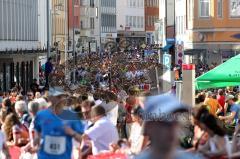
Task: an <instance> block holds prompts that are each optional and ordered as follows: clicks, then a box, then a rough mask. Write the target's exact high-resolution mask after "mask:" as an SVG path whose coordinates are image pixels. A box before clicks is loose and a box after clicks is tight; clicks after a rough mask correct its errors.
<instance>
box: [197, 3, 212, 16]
mask: <svg viewBox="0 0 240 159" xmlns="http://www.w3.org/2000/svg"><path fill="white" fill-rule="evenodd" d="M199 2H200V4H199V7H200V8H199V17H202V18H207V17H209V16H210V0H199Z"/></svg>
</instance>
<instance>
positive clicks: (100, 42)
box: [96, 0, 102, 57]
mask: <svg viewBox="0 0 240 159" xmlns="http://www.w3.org/2000/svg"><path fill="white" fill-rule="evenodd" d="M96 18H97V19H98V29H99V57H101V51H102V27H101V25H102V23H101V0H98V7H96Z"/></svg>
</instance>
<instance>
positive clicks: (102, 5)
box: [94, 0, 117, 51]
mask: <svg viewBox="0 0 240 159" xmlns="http://www.w3.org/2000/svg"><path fill="white" fill-rule="evenodd" d="M116 2H117V1H116V0H95V5H96V7H95V9H96V12H95V22H96V23H95V28H94V34H95V37H98V38H97V46H98V47H100V45H99V44H101V47H100V49H101V51H104V46H105V44H106V43H107V42H111V41H114V42H115V41H116V38H117V9H116V6H117V4H116ZM100 37H101V38H100Z"/></svg>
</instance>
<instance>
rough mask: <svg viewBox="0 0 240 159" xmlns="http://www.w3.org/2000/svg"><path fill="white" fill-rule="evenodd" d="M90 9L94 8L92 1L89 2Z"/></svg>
mask: <svg viewBox="0 0 240 159" xmlns="http://www.w3.org/2000/svg"><path fill="white" fill-rule="evenodd" d="M90 7H92V8H94V0H90Z"/></svg>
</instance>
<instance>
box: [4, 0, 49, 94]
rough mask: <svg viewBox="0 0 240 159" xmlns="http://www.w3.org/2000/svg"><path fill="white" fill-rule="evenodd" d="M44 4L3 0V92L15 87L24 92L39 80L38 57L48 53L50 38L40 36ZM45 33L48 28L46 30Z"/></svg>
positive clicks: (34, 1) (20, 0) (36, 1)
mask: <svg viewBox="0 0 240 159" xmlns="http://www.w3.org/2000/svg"><path fill="white" fill-rule="evenodd" d="M41 7H45V8H46V3H43V2H41V0H39V1H38V0H32V1H26V0H18V1H15V0H0V8H1V9H0V89H1V90H2V91H7V90H9V89H10V88H11V87H12V85H13V83H14V82H16V83H17V84H18V85H21V86H22V88H23V90H24V92H26V91H27V90H28V89H29V85H30V83H31V82H32V80H33V78H37V77H38V71H39V69H38V68H39V67H38V62H39V60H38V57H39V56H40V55H41V54H43V53H44V52H45V47H46V43H45V42H44V40H45V38H46V35H45V33H44V32H42V33H41V34H42V35H41V36H39V31H40V30H39V27H41V25H42V21H41V20H42V19H44V17H45V15H46V14H43V12H42V9H43V8H41ZM41 29H42V30H41V31H44V30H45V29H46V27H42V28H41Z"/></svg>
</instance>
